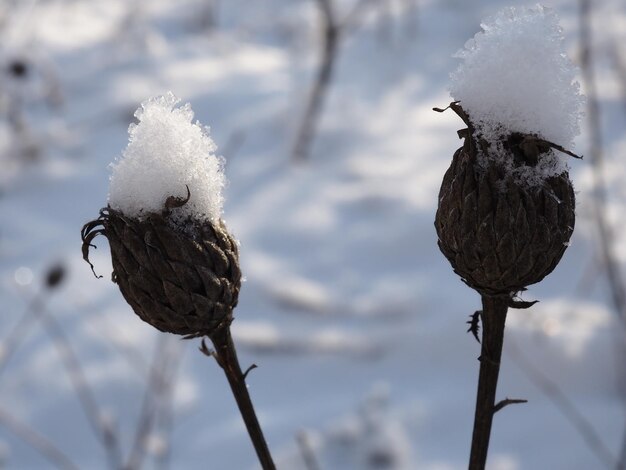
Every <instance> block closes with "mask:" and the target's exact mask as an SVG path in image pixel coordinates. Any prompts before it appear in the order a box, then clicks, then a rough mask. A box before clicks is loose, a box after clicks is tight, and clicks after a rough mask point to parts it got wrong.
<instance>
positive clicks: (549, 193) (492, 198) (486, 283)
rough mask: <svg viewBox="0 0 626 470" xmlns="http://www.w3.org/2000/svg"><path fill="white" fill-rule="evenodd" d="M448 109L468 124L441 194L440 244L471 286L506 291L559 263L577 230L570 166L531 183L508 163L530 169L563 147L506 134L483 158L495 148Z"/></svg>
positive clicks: (486, 292)
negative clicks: (565, 169) (550, 153)
mask: <svg viewBox="0 0 626 470" xmlns="http://www.w3.org/2000/svg"><path fill="white" fill-rule="evenodd" d="M450 107H451V108H452V109H453V110H454V111H455V112H456V113H457V114H458V115H459V116H460V117H461V118H462V119H463V120H464V121H465V123H466V124H467V126H468V128H467V129H464V130H463V131H460V132H459V135H460V136H461V137H463V138H464V139H465V142H464V145H463V146H462V147H461V148H459V149H458V150H457V151H456V152H455V154H454V157H453V159H452V164H451V165H450V167H449V168H448V170H447V172H446V174H445V176H444V178H443V182H442V185H441V189H440V192H439V206H438V209H437V214H436V218H435V227H436V230H437V235H438V237H439V242H438V244H439V248H440V249H441V251H442V253H443V254H444V255H445V256H446V258H447V259H448V260H449V261H450V263H451V264H452V267H453V268H454V271H455V272H456V273H457V274H458V275H459V276H461V278H462V279H463V280H464V281H465V282H466V283H467V284H468V285H469V286H470V287H472V288H473V289H475V290H477V291H478V292H480V293H481V294H483V295H511V294H512V293H516V292H519V291H521V290H524V289H525V288H526V286H529V285H531V284H535V283H537V282H539V281H541V280H542V279H543V278H544V277H545V276H547V275H548V274H549V273H551V272H552V271H553V270H554V268H555V267H556V266H557V264H558V263H559V261H560V260H561V257H562V256H563V253H564V252H565V249H566V248H567V246H568V244H569V239H570V237H571V235H572V232H573V230H574V222H575V213H574V208H575V200H574V189H573V187H572V183H571V181H570V179H569V175H568V173H567V171H564V172H562V173H561V174H558V175H553V176H548V177H546V178H544V179H543V180H542V182H541V184H533V185H528V184H524V182H523V181H519V179H518V178H516V177H515V176H514V175H513V174H512V173H511V171H510V168H511V166H513V167H515V168H522V167H530V169H531V170H532V169H533V168H535V167H536V166H537V165H538V164H539V163H540V162H541V159H542V158H545V156H546V155H547V154H548V153H549V152H551V151H553V150H552V149H554V148H556V149H558V150H561V151H564V149H562V148H561V147H559V146H557V145H555V144H552V143H550V142H547V141H545V140H542V139H540V138H538V137H537V136H533V135H523V134H516V133H511V134H509V135H505V136H503V137H502V139H501V140H500V142H497V143H496V144H497V145H498V152H500V153H502V152H504V155H503V156H502V155H501V156H499V158H488V157H490V153H493V152H495V151H496V150H495V148H494V143H489V142H486V141H484V140H482V139H481V138H480V136H479V135H477V133H476V132H475V129H474V126H473V125H472V122H471V119H470V117H469V116H468V115H467V113H465V111H464V110H463V109H462V108H461V106H460V105H459V104H458V103H452V105H451V106H450ZM438 111H442V110H438ZM566 153H568V154H570V155H573V154H571V153H569V152H566ZM479 156H480V157H481V158H479ZM485 157H487V158H485ZM503 157H504V158H505V159H508V161H504V160H503V159H502V158H503ZM522 169H526V168H522Z"/></svg>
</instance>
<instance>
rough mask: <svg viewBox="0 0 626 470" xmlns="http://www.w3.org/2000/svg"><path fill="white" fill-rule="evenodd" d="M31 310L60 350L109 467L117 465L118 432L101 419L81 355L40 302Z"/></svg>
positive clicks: (118, 452)
mask: <svg viewBox="0 0 626 470" xmlns="http://www.w3.org/2000/svg"><path fill="white" fill-rule="evenodd" d="M33 313H34V314H35V315H36V316H37V318H38V319H39V320H40V321H41V322H42V324H43V326H44V328H45V329H46V331H47V333H48V334H49V335H50V338H51V340H52V343H53V345H54V346H55V347H56V348H57V350H58V351H59V354H60V356H61V360H62V362H63V366H64V367H65V369H66V370H67V372H68V375H69V378H70V382H71V383H72V386H73V388H74V391H75V392H76V395H77V396H78V400H79V402H80V404H81V405H82V408H83V411H84V412H85V415H86V416H87V420H88V421H89V424H90V425H91V427H92V428H93V430H94V433H95V434H96V436H97V437H98V438H99V439H100V441H101V442H102V445H103V446H104V449H105V451H106V454H107V458H108V460H109V465H110V467H111V468H112V469H118V468H120V467H121V462H122V454H121V450H120V444H119V441H118V438H117V433H116V432H115V430H114V429H112V428H111V426H110V425H109V424H108V423H107V422H105V421H104V420H103V419H102V417H103V414H102V412H101V410H100V407H99V406H98V402H97V401H96V398H95V395H94V393H93V391H92V389H91V387H90V386H89V384H88V382H87V379H86V377H85V373H84V371H83V368H82V365H81V362H80V359H79V358H78V356H77V355H76V353H75V352H74V350H73V349H72V346H71V344H70V341H69V340H68V339H67V337H66V336H65V333H64V332H63V329H62V328H61V325H60V324H59V322H58V321H57V320H56V318H55V317H54V316H53V315H52V314H51V313H49V312H47V311H46V309H45V308H44V307H43V306H41V308H39V309H34V310H33Z"/></svg>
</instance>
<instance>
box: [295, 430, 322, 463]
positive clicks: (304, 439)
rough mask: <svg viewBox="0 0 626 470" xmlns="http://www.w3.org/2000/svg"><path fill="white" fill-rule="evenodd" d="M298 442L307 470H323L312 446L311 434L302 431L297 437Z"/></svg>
mask: <svg viewBox="0 0 626 470" xmlns="http://www.w3.org/2000/svg"><path fill="white" fill-rule="evenodd" d="M296 441H297V442H298V447H299V448H300V453H301V454H302V460H303V461H304V466H305V468H306V469H307V470H321V467H320V466H319V464H318V462H317V458H316V456H315V452H314V450H313V447H312V445H311V441H310V439H309V434H308V433H307V432H306V431H300V432H299V433H298V434H297V435H296Z"/></svg>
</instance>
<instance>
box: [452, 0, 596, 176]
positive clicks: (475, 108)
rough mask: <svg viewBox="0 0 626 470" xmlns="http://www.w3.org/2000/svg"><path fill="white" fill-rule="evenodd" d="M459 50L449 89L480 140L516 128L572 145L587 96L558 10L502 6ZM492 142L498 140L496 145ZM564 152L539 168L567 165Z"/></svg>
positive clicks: (553, 170) (548, 171)
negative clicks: (566, 45) (570, 56)
mask: <svg viewBox="0 0 626 470" xmlns="http://www.w3.org/2000/svg"><path fill="white" fill-rule="evenodd" d="M481 27H482V31H481V32H479V33H478V34H476V35H475V36H474V38H473V39H470V40H469V41H468V42H467V43H466V44H465V48H464V49H462V50H461V51H459V52H458V53H457V54H456V57H458V58H460V59H462V61H463V62H462V63H461V64H460V65H459V67H458V69H457V70H456V71H455V72H454V73H452V74H451V85H450V94H451V95H452V97H453V98H454V99H455V100H456V101H460V102H461V105H462V106H463V109H464V110H465V112H467V114H468V115H469V116H470V118H471V119H472V122H473V124H474V126H475V128H476V132H477V133H478V134H479V135H480V137H481V138H483V139H484V140H485V141H487V142H490V143H496V144H497V143H498V142H499V141H501V140H502V138H503V137H506V136H508V135H511V134H512V133H518V134H523V135H534V136H537V137H539V138H541V139H545V140H547V141H550V142H554V143H555V144H559V145H561V146H563V147H571V145H572V141H573V139H574V137H575V136H576V135H578V133H579V132H580V126H579V123H580V119H581V115H582V111H581V107H582V104H583V103H584V98H583V97H582V96H581V94H580V89H579V85H578V83H577V82H575V81H574V78H575V75H576V67H575V66H574V65H573V64H572V62H571V61H570V60H569V59H568V57H567V56H566V54H565V52H564V49H563V34H562V31H561V28H560V27H559V24H558V18H557V15H556V14H555V13H554V12H553V11H552V10H550V9H548V8H544V7H543V6H541V5H537V6H535V7H533V8H512V7H511V8H506V9H504V10H502V11H500V12H499V13H497V14H496V15H495V16H493V17H492V18H489V19H487V20H485V21H484V22H483V23H482V24H481ZM496 147H497V145H496ZM559 162H562V159H561V160H559V159H545V160H544V161H542V162H539V163H540V166H541V167H542V168H538V169H537V171H536V172H540V173H543V174H544V176H554V175H558V174H560V173H562V172H563V171H565V169H566V166H565V164H564V163H563V164H560V163H559Z"/></svg>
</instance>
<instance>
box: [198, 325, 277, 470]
mask: <svg viewBox="0 0 626 470" xmlns="http://www.w3.org/2000/svg"><path fill="white" fill-rule="evenodd" d="M211 341H212V342H213V346H214V347H215V352H214V353H213V355H214V356H215V359H216V360H217V363H218V364H219V365H220V367H221V368H222V369H223V370H224V373H225V374H226V378H227V379H228V384H229V385H230V389H231V390H232V392H233V396H234V397H235V401H236V402H237V406H238V407H239V412H240V413H241V417H242V418H243V421H244V423H245V425H246V428H247V430H248V434H249V436H250V440H251V441H252V444H253V445H254V450H255V451H256V454H257V457H258V458H259V462H260V463H261V467H262V468H263V470H276V466H275V465H274V461H273V460H272V456H271V454H270V451H269V448H268V446H267V442H266V441H265V437H264V436H263V431H262V430H261V425H260V424H259V420H258V419H257V416H256V412H255V411H254V406H253V405H252V400H251V399H250V394H249V393H248V387H247V385H246V375H247V373H248V372H249V371H250V370H251V369H253V368H254V367H256V366H254V365H252V366H251V367H250V368H248V370H247V371H246V372H245V373H244V372H242V370H241V366H240V365H239V360H238V359H237V351H236V349H235V344H234V343H233V339H232V337H231V334H230V326H229V325H228V324H225V325H223V326H221V327H219V328H217V329H216V331H215V332H214V333H213V334H212V335H211ZM203 346H204V343H203ZM205 349H206V348H203V352H205V353H206V351H205Z"/></svg>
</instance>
